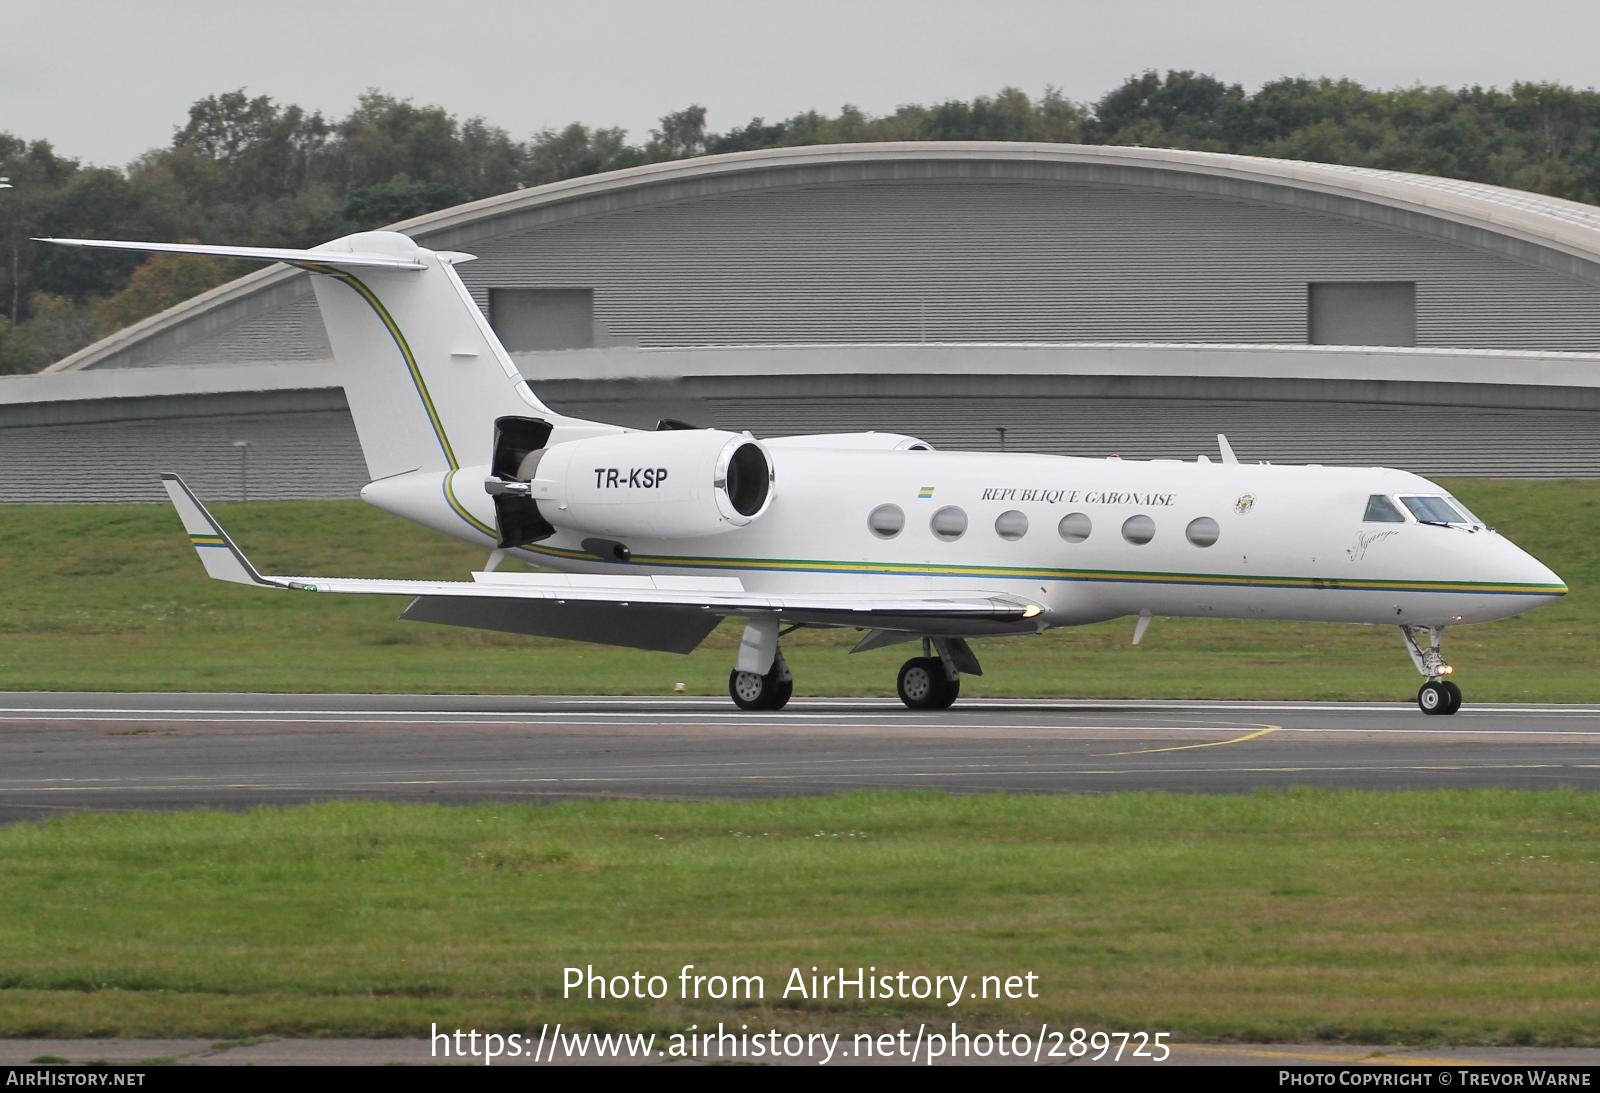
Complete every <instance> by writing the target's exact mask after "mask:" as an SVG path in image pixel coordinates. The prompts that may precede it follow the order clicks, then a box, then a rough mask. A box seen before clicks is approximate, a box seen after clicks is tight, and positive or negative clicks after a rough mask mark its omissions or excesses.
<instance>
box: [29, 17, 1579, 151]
mask: <svg viewBox="0 0 1600 1093" xmlns="http://www.w3.org/2000/svg"><path fill="white" fill-rule="evenodd" d="M1146 68H1154V69H1158V70H1161V69H1168V68H1186V69H1194V70H1197V71H1201V72H1207V73H1210V74H1212V75H1215V76H1217V77H1219V78H1221V79H1223V80H1226V81H1228V82H1230V83H1233V82H1237V83H1243V84H1245V85H1246V86H1247V87H1250V88H1254V87H1256V86H1259V85H1260V84H1261V83H1262V82H1264V81H1266V80H1271V79H1274V78H1276V77H1279V76H1284V75H1290V76H1297V75H1305V76H1334V77H1339V76H1347V77H1350V78H1351V79H1354V80H1357V81H1359V82H1361V83H1364V84H1366V85H1368V86H1372V87H1397V86H1406V85H1411V84H1416V83H1422V84H1443V85H1446V86H1449V87H1459V86H1462V85H1466V84H1484V85H1493V86H1500V87H1509V86H1510V84H1511V83H1513V82H1515V81H1518V80H1536V81H1545V80H1549V81H1556V82H1561V83H1567V84H1572V85H1574V86H1578V87H1593V86H1595V85H1596V84H1597V83H1600V76H1597V70H1600V3H1596V2H1595V0H1527V2H1522V3H1508V2H1506V0H1493V2H1490V0H1453V2H1448V3H1446V2H1427V3H1423V2H1410V0H1323V2H1319V3H1314V4H1313V3H1301V2H1298V0H1267V2H1258V0H1192V2H1189V3H1181V2H1173V3H1150V2H1143V0H1099V2H1095V3H1085V2H1080V0H987V2H983V3H977V2H970V0H969V2H955V0H922V2H912V0H805V2H795V0H784V2H782V3H776V2H769V3H762V2H760V0H744V2H727V0H656V2H653V3H645V2H637V0H569V2H564V3H546V2H544V0H526V2H522V3H513V2H509V0H476V2H473V3H457V4H451V3H445V2H442V0H426V2H418V0H387V2H385V0H367V2H364V3H348V2H344V0H254V2H250V0H246V2H243V3H217V2H216V0H206V2H200V0H143V2H131V3H130V2H128V0H121V2H110V0H104V2H97V0H52V2H38V0H0V130H3V131H8V132H11V133H13V134H15V135H17V136H21V137H26V138H29V139H38V138H43V139H47V140H50V141H51V142H52V143H53V144H54V145H55V146H56V149H57V151H58V152H60V153H61V154H64V155H68V156H73V157H76V158H79V159H82V160H85V161H87V162H91V163H98V164H105V165H122V164H125V163H127V162H128V161H129V160H131V159H133V158H134V157H135V156H137V155H139V154H140V153H141V152H144V151H146V150H148V149H150V148H153V147H158V146H164V145H165V144H167V143H168V142H169V141H170V140H171V138H172V133H173V130H174V129H175V128H177V127H179V126H181V125H182V124H183V122H184V121H185V119H186V117H187V114H188V108H189V104H190V103H192V102H193V101H195V100H196V99H199V98H203V97H204V96H206V95H210V94H215V93H218V92H222V91H229V90H233V89H236V88H239V87H245V88H247V89H248V90H249V92H250V93H251V94H252V95H268V96H271V97H272V98H273V99H275V100H276V101H278V102H280V103H298V104H299V105H301V106H304V107H306V108H307V109H311V110H321V111H322V112H323V113H324V114H325V115H327V116H329V117H331V118H339V117H342V116H344V115H345V114H347V113H348V112H349V110H350V108H351V107H352V106H353V105H354V104H355V100H356V97H357V95H359V94H360V93H361V91H362V90H364V89H366V88H368V87H377V88H380V89H382V90H384V91H386V92H389V93H390V94H393V95H396V96H399V97H401V98H410V99H412V100H413V101H415V102H416V103H417V104H418V105H431V104H437V105H440V106H443V107H444V108H446V109H447V110H449V111H450V112H451V113H453V114H456V115H458V116H459V117H461V118H467V117H471V116H473V115H482V116H483V117H485V118H487V119H488V120H489V121H490V122H491V123H493V124H495V125H499V126H501V127H502V128H504V129H506V130H508V131H509V132H510V133H511V135H512V136H513V137H514V138H517V139H519V140H520V139H525V138H526V137H528V136H529V135H530V134H532V133H534V132H536V131H537V130H539V129H542V128H545V127H553V126H562V125H565V124H567V123H568V122H573V121H581V122H583V123H585V124H587V125H593V126H621V127H623V128H625V129H627V130H629V132H630V134H631V139H632V140H633V141H635V142H638V141H642V140H644V139H645V138H647V137H648V135H649V130H650V129H651V128H652V127H653V126H654V125H655V123H656V119H657V118H659V117H660V115H661V114H663V113H666V112H667V111H669V110H676V109H680V108H682V107H684V106H688V105H690V104H692V103H699V104H701V105H703V106H705V107H706V108H707V110H708V117H707V124H708V127H709V128H710V129H711V130H712V131H722V130H726V129H729V128H733V127H735V126H740V125H743V124H744V123H745V122H747V121H749V120H750V119H751V118H752V117H756V116H761V117H765V118H767V119H768V120H769V121H770V120H776V119H780V118H785V117H789V116H791V115H794V114H797V113H800V112H802V111H805V110H810V109H815V110H818V111H821V112H824V113H834V112H837V110H838V109H839V107H840V106H842V105H843V104H845V103H853V104H855V105H857V106H859V107H861V108H862V109H863V110H865V111H867V112H868V113H869V114H884V113H889V112H892V111H893V110H894V108H895V107H896V106H898V105H899V104H902V103H910V102H918V103H934V102H940V101H943V100H945V99H951V98H954V99H971V98H973V97H974V96H977V95H985V94H992V93H993V92H995V91H997V90H998V89H999V88H1001V87H1003V86H1005V85H1007V84H1010V85H1014V86H1017V87H1020V88H1022V89H1023V90H1024V91H1027V92H1028V93H1029V94H1030V95H1037V94H1038V93H1039V92H1041V91H1043V90H1044V88H1045V87H1047V86H1050V85H1054V86H1056V87H1059V88H1061V90H1062V91H1063V92H1064V93H1065V94H1066V95H1067V97H1068V98H1071V99H1075V100H1078V101H1092V100H1094V99H1096V98H1098V97H1099V96H1100V95H1102V94H1104V93H1105V92H1106V91H1108V90H1110V89H1112V88H1113V87H1115V86H1116V85H1118V84H1119V83H1121V82H1122V81H1123V80H1124V79H1126V78H1127V77H1128V76H1130V75H1132V74H1134V73H1136V72H1139V71H1141V70H1143V69H1146Z"/></svg>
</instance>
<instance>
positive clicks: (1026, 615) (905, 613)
mask: <svg viewBox="0 0 1600 1093" xmlns="http://www.w3.org/2000/svg"><path fill="white" fill-rule="evenodd" d="M161 479H162V484H163V485H164V486H165V488H166V491H167V496H168V497H170V498H171V499H172V503H173V505H174V507H176V508H177V510H178V515H179V516H180V517H181V518H182V520H183V526H184V530H185V531H187V532H188V533H189V540H190V542H191V543H192V544H193V545H194V547H195V550H196V552H197V553H198V554H199V555H200V560H201V562H202V563H203V564H204V565H205V569H206V573H207V574H208V575H209V576H211V577H213V578H215V579H217V580H222V581H231V582H233V583H235V584H247V585H255V586H257V587H261V588H277V589H287V590H292V591H303V592H342V593H353V594H364V595H380V596H411V597H414V600H413V602H412V603H411V605H410V606H409V607H407V609H406V610H405V611H404V612H403V615H402V617H404V618H407V619H415V620H418V621H423V622H439V623H446V624H450V625H456V626H473V627H479V628H482V629H488V630H505V631H510V632H513V633H523V634H537V635H541V636H546V637H561V638H570V639H573V640H578V641H594V642H601V643H603V644H608V645H626V646H630V647H633V648H643V649H661V650H665V651H669V652H685V653H686V652H689V651H690V650H692V649H694V648H695V647H696V646H698V645H699V644H700V642H701V641H702V640H703V639H704V638H705V636H706V635H707V634H709V633H710V632H711V631H712V630H713V629H715V628H716V626H717V624H718V623H719V622H721V621H722V620H723V619H724V618H729V617H734V616H738V617H751V616H758V615H777V616H779V617H780V618H782V619H784V620H785V621H788V622H792V623H803V624H807V625H815V626H859V627H866V628H870V629H873V630H888V631H902V632H907V633H917V634H929V635H940V634H949V635H952V636H962V635H967V636H971V635H976V634H981V633H1017V632H1021V631H1025V630H1031V629H1033V627H1032V625H1031V623H1030V620H1032V619H1034V618H1035V617H1037V616H1038V615H1039V614H1040V613H1041V611H1042V608H1041V607H1040V606H1039V605H1038V604H1036V603H1034V602H1032V601H1030V600H1026V599H1022V598H1020V597H1017V596H1012V595H1008V594H1002V593H994V592H990V591H986V590H983V589H950V590H948V591H944V590H941V591H939V592H937V593H935V592H908V593H884V592H863V593H837V592H830V593H818V594H807V593H782V594H771V593H759V592H751V591H749V590H747V589H746V588H745V587H744V583H743V582H742V581H740V580H739V579H738V578H736V577H680V576H674V575H664V574H663V575H634V574H618V575H611V574H598V575H589V574H568V573H474V574H473V575H472V580H470V581H403V580H384V579H375V578H359V577H299V576H268V575H264V574H262V573H260V572H259V571H258V570H257V569H256V568H255V566H254V565H252V564H251V563H250V560H249V559H248V558H246V557H245V554H244V552H243V551H242V550H240V549H239V547H238V546H237V545H236V544H235V543H234V541H233V540H232V538H230V537H229V535H228V533H227V532H226V531H224V530H223V528H222V525H221V524H219V523H217V521H216V519H215V518H214V517H212V515H211V514H210V513H209V512H207V511H206V508H205V506H204V505H202V504H201V503H200V501H199V499H198V498H196V497H195V495H194V493H193V492H192V491H191V490H190V489H189V487H188V486H187V485H186V484H185V483H184V481H183V480H182V479H181V478H179V477H178V476H177V475H175V474H163V475H162V476H161Z"/></svg>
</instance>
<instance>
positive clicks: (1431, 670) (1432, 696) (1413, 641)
mask: <svg viewBox="0 0 1600 1093" xmlns="http://www.w3.org/2000/svg"><path fill="white" fill-rule="evenodd" d="M1400 633H1401V635H1402V636H1403V637H1404V638H1405V642H1406V652H1408V653H1410V654H1411V663H1413V664H1415V665H1416V666H1417V671H1418V672H1420V673H1422V675H1423V677H1424V678H1425V679H1426V680H1427V682H1425V683H1424V684H1423V685H1422V688H1421V689H1420V690H1418V691H1417V707H1418V708H1419V709H1420V710H1421V711H1422V712H1423V713H1425V714H1453V713H1455V712H1456V711H1457V710H1459V709H1460V708H1461V688H1460V687H1458V686H1456V685H1455V683H1453V682H1452V681H1450V680H1448V679H1446V678H1444V677H1445V676H1448V675H1449V674H1450V673H1451V672H1453V671H1455V669H1454V668H1452V667H1450V664H1449V662H1448V661H1446V660H1445V659H1444V654H1442V653H1441V652H1439V642H1440V640H1441V639H1442V638H1443V637H1444V627H1442V626H1402V627H1401V628H1400ZM1424 635H1425V636H1426V638H1427V645H1426V646H1424V645H1423V644H1422V642H1421V641H1419V640H1418V638H1419V637H1420V636H1424Z"/></svg>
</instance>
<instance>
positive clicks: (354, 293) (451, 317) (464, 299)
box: [44, 231, 604, 479]
mask: <svg viewBox="0 0 1600 1093" xmlns="http://www.w3.org/2000/svg"><path fill="white" fill-rule="evenodd" d="M44 241H45V242H51V243H66V244H69V245H71V246H80V247H100V248H108V249H112V250H138V251H161V252H169V253H176V254H208V255H217V256H219V257H224V258H250V259H255V260H257V261H263V262H287V263H288V264H289V265H292V266H297V267H299V268H301V269H305V270H309V271H311V272H312V273H315V274H320V275H321V276H318V277H314V278H312V285H313V286H314V288H315V290H316V294H317V304H318V306H319V307H320V308H321V309H322V318H323V322H324V323H325V325H326V326H327V328H328V338H329V340H330V342H332V344H333V355H334V359H335V361H336V362H337V367H338V377H337V379H338V382H339V383H340V384H342V385H343V387H344V389H345V393H346V395H347V396H348V398H349V401H350V413H351V415H352V416H353V417H354V418H355V423H356V434H357V437H358V439H359V440H360V442H361V450H362V452H363V453H364V454H365V455H366V460H367V470H368V472H369V474H370V475H371V477H372V478H374V479H379V478H390V477H392V476H394V475H398V474H404V473H406V472H407V471H427V472H441V471H442V472H449V471H454V470H456V469H457V468H460V467H468V466H477V465H483V464H487V463H488V462H489V460H490V456H491V453H492V450H493V446H494V436H495V420H496V419H497V418H501V417H518V416H521V417H542V418H545V419H547V420H549V421H551V422H552V423H554V424H557V425H560V424H562V423H568V422H571V423H574V424H578V425H580V426H591V427H592V423H588V422H577V421H575V419H571V418H564V417H562V416H561V415H559V414H555V413H553V412H551V411H550V410H549V409H548V408H547V407H546V406H544V404H542V403H541V402H540V401H539V400H538V398H536V397H535V396H534V394H533V392H532V391H530V390H529V389H528V385H527V383H526V382H524V381H523V379H522V376H521V374H520V373H518V371H517V367H516V365H515V364H513V363H512V362H511V358H510V357H509V356H507V355H506V351H505V349H504V348H503V347H502V346H501V345H500V340H499V339H498V338H496V337H495V336H494V332H493V331H492V330H490V329H489V324H488V322H487V321H486V320H485V319H484V317H483V312H481V311H479V310H478V305H477V304H476V303H475V302H474V301H473V299H472V295H471V294H470V293H469V292H467V288H466V286H465V285H463V284H462V283H461V278H460V277H459V276H458V275H457V274H456V271H455V268H454V263H456V262H461V261H470V260H471V256H470V255H465V254H453V253H445V252H434V251H430V250H428V249H426V248H424V247H419V246H417V244H416V243H415V242H414V241H413V240H412V239H410V238H409V237H407V236H404V235H401V234H399V233H398V232H383V231H378V232H361V233H359V234H356V235H348V236H345V237H344V238H343V239H335V240H334V241H333V242H331V243H324V244H323V245H322V246H320V247H316V248H315V249H312V250H288V249H283V248H278V247H219V246H210V245H204V244H197V243H134V242H124V241H120V240H105V239H50V240H44ZM601 428H604V427H601Z"/></svg>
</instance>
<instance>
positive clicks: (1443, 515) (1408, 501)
mask: <svg viewBox="0 0 1600 1093" xmlns="http://www.w3.org/2000/svg"><path fill="white" fill-rule="evenodd" d="M1400 503H1401V504H1402V505H1404V506H1405V507H1406V508H1407V509H1408V510H1409V511H1410V513H1411V515H1412V516H1415V517H1416V518H1417V522H1418V523H1423V524H1471V523H1475V522H1476V521H1474V520H1473V519H1472V518H1471V517H1470V516H1466V515H1464V514H1463V513H1462V511H1461V510H1460V509H1458V508H1456V507H1455V506H1454V505H1452V504H1451V503H1450V498H1448V497H1402V498H1400Z"/></svg>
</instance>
